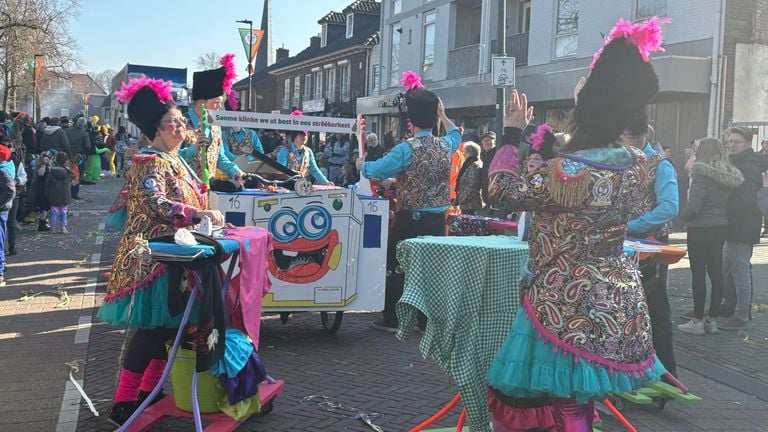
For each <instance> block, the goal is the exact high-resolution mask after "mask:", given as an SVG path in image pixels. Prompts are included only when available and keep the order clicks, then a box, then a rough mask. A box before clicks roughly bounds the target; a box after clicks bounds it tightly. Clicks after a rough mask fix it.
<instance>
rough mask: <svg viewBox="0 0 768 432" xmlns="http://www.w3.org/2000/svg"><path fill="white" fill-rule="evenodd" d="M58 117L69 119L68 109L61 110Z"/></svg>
mask: <svg viewBox="0 0 768 432" xmlns="http://www.w3.org/2000/svg"><path fill="white" fill-rule="evenodd" d="M59 117H69V108H62V109H61V115H60V116H59Z"/></svg>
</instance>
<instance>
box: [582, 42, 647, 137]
mask: <svg viewBox="0 0 768 432" xmlns="http://www.w3.org/2000/svg"><path fill="white" fill-rule="evenodd" d="M658 91H659V78H658V77H657V76H656V72H655V71H654V70H653V66H652V65H651V63H649V62H646V61H644V60H643V58H642V57H641V55H640V53H639V51H638V49H637V47H636V46H635V45H632V44H630V43H628V41H627V39H626V38H624V37H619V38H616V39H614V40H612V41H611V42H610V43H608V45H606V46H605V48H604V49H603V52H602V55H600V58H599V59H598V60H597V62H596V63H595V65H594V68H593V69H592V72H591V73H590V75H589V78H588V79H587V81H586V83H585V84H584V87H583V88H582V89H581V91H580V92H579V94H578V103H577V104H576V109H575V110H574V122H575V125H576V127H578V128H579V129H580V130H581V131H583V132H584V133H586V134H587V135H588V136H589V137H590V140H591V141H592V143H593V144H595V145H606V144H609V143H611V142H613V141H616V140H617V139H618V138H619V136H620V135H621V134H622V133H623V132H624V129H626V127H627V126H628V125H629V124H630V122H632V120H633V119H634V118H635V117H636V116H637V115H638V113H640V111H641V110H643V109H644V108H645V105H646V104H647V103H648V101H649V100H650V99H651V98H652V97H653V96H654V95H655V94H656V93H657V92H658Z"/></svg>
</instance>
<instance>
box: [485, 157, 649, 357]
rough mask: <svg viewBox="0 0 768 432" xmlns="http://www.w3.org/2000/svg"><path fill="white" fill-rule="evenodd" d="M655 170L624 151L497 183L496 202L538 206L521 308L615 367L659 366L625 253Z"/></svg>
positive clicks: (551, 334)
mask: <svg viewBox="0 0 768 432" xmlns="http://www.w3.org/2000/svg"><path fill="white" fill-rule="evenodd" d="M649 169H650V167H649V162H648V160H647V158H646V157H645V155H644V154H643V153H642V152H641V151H640V150H637V149H632V148H625V147H619V148H612V149H591V150H584V151H580V152H577V153H576V154H572V155H561V157H558V158H555V159H552V160H550V161H548V162H547V164H545V165H544V166H543V167H542V168H541V169H540V170H539V171H537V172H534V173H532V174H529V175H527V176H525V177H519V176H517V175H515V174H510V173H500V174H497V175H495V176H492V177H491V179H490V193H491V195H493V196H494V197H495V198H496V199H498V200H500V201H503V202H505V203H506V204H507V205H508V206H509V207H511V208H513V209H516V210H527V211H533V212H534V213H533V216H532V220H531V227H530V237H529V241H528V244H529V247H530V255H529V262H528V275H527V278H526V280H524V281H523V288H525V289H526V290H525V294H524V296H523V307H524V309H525V310H526V313H527V314H528V315H529V318H530V319H531V321H532V322H533V323H534V325H535V326H536V328H537V330H538V332H539V334H540V335H541V336H542V337H544V338H546V339H547V340H549V341H550V342H552V343H553V344H555V345H556V346H557V347H559V348H560V349H564V350H566V351H568V352H570V353H572V354H574V355H576V356H577V357H579V358H583V359H586V360H588V361H591V362H594V363H597V364H601V365H604V366H607V367H609V368H612V369H614V370H626V371H637V370H638V367H639V366H642V367H648V366H650V365H652V364H653V355H654V349H653V341H652V338H651V325H650V319H649V316H648V305H647V303H646V300H645V296H644V293H643V288H642V285H641V283H640V277H639V275H638V272H637V269H636V266H635V265H634V263H633V261H632V260H630V259H629V258H628V257H627V255H626V254H625V253H624V250H623V243H624V239H625V231H626V224H627V221H628V219H629V215H630V212H631V211H632V210H633V209H635V208H637V207H642V206H643V205H645V203H644V198H645V192H646V185H647V181H648V172H649Z"/></svg>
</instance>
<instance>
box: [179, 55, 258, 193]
mask: <svg viewBox="0 0 768 432" xmlns="http://www.w3.org/2000/svg"><path fill="white" fill-rule="evenodd" d="M231 56H232V54H226V55H225V56H224V57H222V59H221V64H222V66H221V67H220V68H218V69H210V70H205V71H201V72H195V73H194V74H193V75H192V83H193V84H192V85H193V87H192V109H190V110H189V111H188V112H187V120H188V122H189V124H190V125H191V126H192V127H193V128H194V129H195V132H196V133H197V140H196V142H195V143H189V144H190V146H189V147H187V148H185V149H182V150H180V151H179V155H181V156H182V157H183V158H184V159H185V160H186V161H187V162H188V163H189V165H190V166H191V167H192V169H193V170H194V171H195V174H197V176H198V177H199V178H200V179H203V167H205V171H206V172H207V174H208V178H209V179H213V177H214V175H215V174H216V169H217V168H218V169H219V170H221V171H222V172H223V173H224V174H225V175H226V176H227V177H229V178H230V179H232V180H235V181H237V182H239V183H240V184H241V185H242V183H243V171H242V170H240V168H238V166H237V165H235V163H234V162H232V161H231V160H230V159H229V158H228V157H227V156H226V154H225V153H224V151H223V150H222V134H221V127H220V126H218V125H211V124H210V122H209V123H208V125H206V128H205V129H204V130H203V129H202V124H201V123H202V122H201V121H200V120H201V117H202V111H203V106H205V108H206V109H208V110H220V109H221V106H222V103H223V101H224V94H225V93H226V92H227V91H228V89H230V88H231V86H232V83H231V81H232V78H231V76H232V74H233V72H232V71H231V70H230V69H231V68H232V67H234V66H233V65H232V64H231V61H227V59H228V58H230V57H231ZM230 60H231V58H230ZM204 148H205V150H206V154H205V155H201V152H202V151H203V149H204Z"/></svg>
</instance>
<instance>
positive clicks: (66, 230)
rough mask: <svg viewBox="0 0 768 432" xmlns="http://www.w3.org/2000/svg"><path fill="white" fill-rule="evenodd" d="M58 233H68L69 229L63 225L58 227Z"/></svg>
mask: <svg viewBox="0 0 768 432" xmlns="http://www.w3.org/2000/svg"><path fill="white" fill-rule="evenodd" d="M59 234H69V230H68V229H67V227H65V226H61V227H60V228H59Z"/></svg>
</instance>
